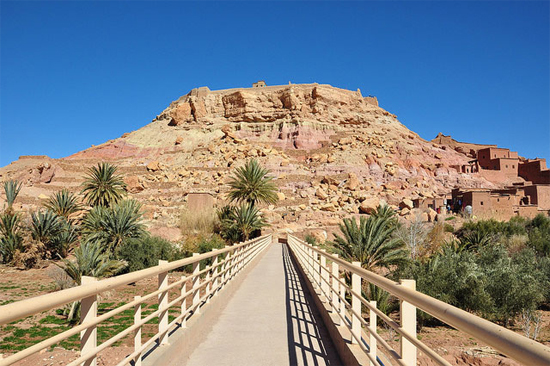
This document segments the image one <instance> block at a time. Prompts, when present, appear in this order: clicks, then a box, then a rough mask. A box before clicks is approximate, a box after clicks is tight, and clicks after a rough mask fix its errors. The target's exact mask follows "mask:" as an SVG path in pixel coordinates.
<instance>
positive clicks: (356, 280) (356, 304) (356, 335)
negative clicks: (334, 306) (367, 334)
mask: <svg viewBox="0 0 550 366" xmlns="http://www.w3.org/2000/svg"><path fill="white" fill-rule="evenodd" d="M351 264H352V265H354V266H356V267H361V262H352V263H351ZM351 290H352V294H351V310H352V312H351V333H352V337H351V343H352V344H358V343H359V340H360V339H361V319H359V317H358V315H359V316H360V315H361V300H359V298H358V297H357V296H355V295H354V294H353V293H356V294H358V295H359V296H361V276H359V275H358V274H356V273H353V272H352V273H351Z"/></svg>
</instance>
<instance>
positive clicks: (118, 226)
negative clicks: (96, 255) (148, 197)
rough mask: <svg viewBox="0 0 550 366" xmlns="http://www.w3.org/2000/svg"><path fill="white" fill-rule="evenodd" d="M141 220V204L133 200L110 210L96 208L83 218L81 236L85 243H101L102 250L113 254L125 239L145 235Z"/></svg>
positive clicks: (121, 203)
mask: <svg viewBox="0 0 550 366" xmlns="http://www.w3.org/2000/svg"><path fill="white" fill-rule="evenodd" d="M141 220H142V213H141V204H140V203H139V202H137V201H135V200H124V201H121V202H119V203H118V204H116V205H114V206H112V207H110V208H105V207H101V206H97V207H94V208H93V209H92V210H90V212H88V214H87V215H86V217H84V219H83V221H82V234H83V236H84V238H85V240H86V241H93V242H98V243H101V244H102V248H103V249H104V250H109V251H110V252H111V253H114V252H115V250H116V249H117V248H118V247H119V246H120V245H121V244H123V243H124V242H125V241H126V240H127V239H131V238H139V237H141V236H143V235H144V234H145V225H143V223H142V222H141Z"/></svg>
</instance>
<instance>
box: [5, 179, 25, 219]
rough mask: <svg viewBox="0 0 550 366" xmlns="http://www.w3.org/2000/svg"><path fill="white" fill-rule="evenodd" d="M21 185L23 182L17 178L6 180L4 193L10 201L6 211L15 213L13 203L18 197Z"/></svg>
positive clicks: (10, 213)
mask: <svg viewBox="0 0 550 366" xmlns="http://www.w3.org/2000/svg"><path fill="white" fill-rule="evenodd" d="M21 186H22V184H21V183H20V182H18V181H16V180H8V181H6V182H4V193H5V194H6V201H7V203H8V207H7V208H6V210H5V212H6V213H7V214H9V215H12V214H13V213H14V212H13V203H14V202H15V199H16V198H17V195H18V194H19V191H20V190H21Z"/></svg>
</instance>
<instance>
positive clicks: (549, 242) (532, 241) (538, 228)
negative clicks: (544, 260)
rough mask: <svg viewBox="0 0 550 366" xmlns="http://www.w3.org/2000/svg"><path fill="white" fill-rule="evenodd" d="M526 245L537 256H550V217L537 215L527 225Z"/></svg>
mask: <svg viewBox="0 0 550 366" xmlns="http://www.w3.org/2000/svg"><path fill="white" fill-rule="evenodd" d="M527 229H528V237H529V241H528V245H529V246H530V247H531V248H533V249H535V250H536V251H537V252H538V253H539V254H542V255H546V256H548V255H550V217H547V216H544V215H542V214H538V215H537V216H535V218H534V219H533V220H531V222H530V223H528V224H527Z"/></svg>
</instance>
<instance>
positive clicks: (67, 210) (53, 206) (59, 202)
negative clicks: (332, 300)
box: [44, 189, 81, 221]
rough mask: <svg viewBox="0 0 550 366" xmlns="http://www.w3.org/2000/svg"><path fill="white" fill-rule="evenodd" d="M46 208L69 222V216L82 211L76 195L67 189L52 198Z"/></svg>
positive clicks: (45, 205)
mask: <svg viewBox="0 0 550 366" xmlns="http://www.w3.org/2000/svg"><path fill="white" fill-rule="evenodd" d="M44 207H46V208H47V209H48V210H50V211H52V212H53V213H55V214H56V215H58V216H61V217H64V218H65V219H66V220H67V221H69V216H71V215H72V214H73V213H75V212H78V211H80V209H81V206H80V204H79V203H78V199H77V197H76V195H75V194H74V193H72V192H69V190H67V189H63V190H61V191H59V192H57V193H55V194H54V195H53V196H51V197H50V198H49V199H48V201H47V202H46V203H45V204H44Z"/></svg>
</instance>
